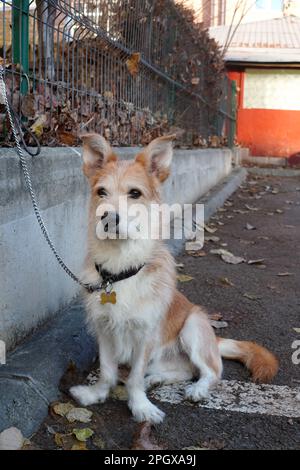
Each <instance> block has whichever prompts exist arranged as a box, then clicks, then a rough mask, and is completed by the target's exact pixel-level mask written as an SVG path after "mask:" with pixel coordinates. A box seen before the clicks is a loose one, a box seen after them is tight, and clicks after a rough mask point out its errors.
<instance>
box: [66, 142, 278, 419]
mask: <svg viewBox="0 0 300 470" xmlns="http://www.w3.org/2000/svg"><path fill="white" fill-rule="evenodd" d="M173 139H174V136H167V137H160V138H158V139H155V140H154V141H152V142H151V143H150V144H149V145H148V146H147V147H146V148H145V149H144V150H142V151H141V153H139V154H138V155H137V157H136V158H135V159H134V160H130V161H118V159H117V156H116V155H115V154H114V152H113V150H112V148H111V147H110V145H109V144H108V143H107V142H106V140H105V139H104V138H103V137H101V136H99V135H97V134H88V135H86V136H83V143H84V145H83V160H84V167H83V169H84V173H85V175H86V176H87V177H88V179H89V182H90V186H91V202H90V214H89V236H88V255H87V260H86V270H85V273H84V281H85V282H87V283H91V284H93V283H99V281H101V280H102V281H103V280H104V281H106V280H108V281H107V284H105V286H106V287H109V288H105V289H104V290H103V291H102V292H101V293H99V292H93V293H87V294H86V298H85V300H86V308H87V317H88V323H89V327H90V330H91V331H92V332H93V334H95V335H96V337H97V340H98V342H99V355H100V364H101V367H100V370H101V373H100V378H99V381H98V382H97V383H96V384H95V385H90V386H86V385H79V386H74V387H72V388H71V390H70V392H71V394H72V395H73V397H74V398H75V399H76V400H78V401H79V402H80V403H81V404H82V405H84V406H87V405H90V404H93V403H96V402H104V401H105V399H106V398H107V396H108V395H109V391H110V389H111V387H113V386H115V385H116V383H117V380H118V365H119V364H128V365H130V367H131V372H130V374H129V378H128V381H127V390H128V397H129V401H128V405H129V408H130V409H131V411H132V413H133V416H134V418H135V419H136V420H137V421H150V422H152V423H159V422H161V421H162V420H163V418H164V413H163V412H162V411H161V410H159V409H158V408H157V407H156V406H155V405H154V404H152V403H151V402H150V401H149V400H148V398H147V395H146V392H145V390H146V389H147V388H148V387H151V386H152V385H155V384H159V383H169V384H170V383H174V382H178V381H184V380H190V379H193V378H194V379H195V381H194V382H192V383H191V384H190V385H188V386H187V388H186V397H187V398H188V399H190V400H193V401H199V400H201V399H202V398H206V397H207V396H208V395H209V390H210V389H211V388H212V387H213V386H214V385H216V383H217V382H218V381H219V380H220V379H221V375H222V359H221V357H224V358H227V359H233V360H237V361H240V362H242V363H243V364H245V366H246V367H247V368H248V369H249V370H250V371H251V373H252V376H253V379H254V380H255V381H259V382H267V381H269V380H271V379H272V378H273V376H274V375H275V374H276V372H277V369H278V362H277V360H276V358H275V357H274V356H273V354H271V353H270V352H269V351H268V350H267V349H265V348H263V347H261V346H259V345H257V344H255V343H252V342H246V341H235V340H231V339H222V338H217V337H216V336H215V333H214V331H213V329H212V327H211V325H210V322H209V319H208V317H207V315H206V313H205V311H204V309H203V308H202V307H200V306H197V305H193V304H192V303H191V302H189V301H188V300H187V299H186V298H185V297H184V296H183V295H182V294H181V293H180V292H178V291H177V290H176V269H175V263H174V260H173V258H172V256H171V255H170V253H169V252H168V250H167V248H166V247H165V245H164V244H163V242H162V241H161V240H157V239H151V238H148V239H135V238H131V237H130V234H131V225H130V222H129V221H128V220H127V216H126V214H120V213H119V212H118V211H119V209H118V201H119V198H120V197H123V198H124V197H125V198H126V200H127V201H128V207H130V205H131V204H133V203H136V202H138V203H139V204H142V205H143V206H145V207H146V208H149V207H150V205H151V204H153V203H159V202H160V186H161V183H163V182H164V181H165V180H166V179H167V177H168V175H169V172H170V165H171V160H172V153H173V150H172V140H173ZM108 203H109V204H110V206H111V207H113V208H115V209H114V210H112V211H111V213H110V214H108V211H107V210H104V208H105V206H106V205H107V204H108ZM102 207H103V210H102V212H101V208H102ZM96 212H97V215H96ZM107 215H109V217H110V220H113V226H114V227H115V231H116V233H117V234H118V235H119V236H120V235H126V238H124V239H119V238H118V239H99V237H98V236H97V229H98V225H99V219H100V222H101V221H102V225H103V227H104V231H109V230H110V229H109V228H108V224H107V223H106V219H105V216H107ZM102 219H104V222H103V220H102ZM125 221H126V224H125ZM134 223H135V228H136V221H134ZM125 231H126V234H125ZM111 289H113V292H111Z"/></svg>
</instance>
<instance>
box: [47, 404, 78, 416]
mask: <svg viewBox="0 0 300 470" xmlns="http://www.w3.org/2000/svg"><path fill="white" fill-rule="evenodd" d="M73 408H74V405H73V404H72V403H70V402H67V403H55V404H54V405H52V410H53V411H54V413H55V414H57V415H59V416H66V414H67V413H69V411H71V410H72V409H73Z"/></svg>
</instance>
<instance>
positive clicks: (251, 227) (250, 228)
mask: <svg viewBox="0 0 300 470" xmlns="http://www.w3.org/2000/svg"><path fill="white" fill-rule="evenodd" d="M246 229H247V230H256V227H254V225H251V224H248V223H247V224H246Z"/></svg>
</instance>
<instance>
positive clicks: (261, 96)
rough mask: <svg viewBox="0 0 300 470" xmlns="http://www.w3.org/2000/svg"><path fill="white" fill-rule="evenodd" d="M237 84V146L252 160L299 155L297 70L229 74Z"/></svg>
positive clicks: (299, 81)
mask: <svg viewBox="0 0 300 470" xmlns="http://www.w3.org/2000/svg"><path fill="white" fill-rule="evenodd" d="M229 76H230V78H231V79H232V80H236V81H237V85H238V90H239V97H238V116H237V139H238V142H239V143H240V144H241V145H243V146H246V147H248V148H249V149H250V154H251V155H253V156H269V157H287V158H289V157H291V156H293V155H295V154H297V153H299V152H300V132H299V129H300V70H299V69H271V70H270V69H257V68H256V69H246V70H244V71H241V72H234V71H231V72H230V73H229Z"/></svg>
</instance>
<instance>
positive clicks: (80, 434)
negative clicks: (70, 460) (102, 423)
mask: <svg viewBox="0 0 300 470" xmlns="http://www.w3.org/2000/svg"><path fill="white" fill-rule="evenodd" d="M72 433H73V434H74V436H75V437H76V439H77V440H78V441H81V442H85V441H86V440H87V439H89V438H90V437H91V436H92V435H93V434H94V431H93V430H92V429H90V428H74V429H73V430H72Z"/></svg>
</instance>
